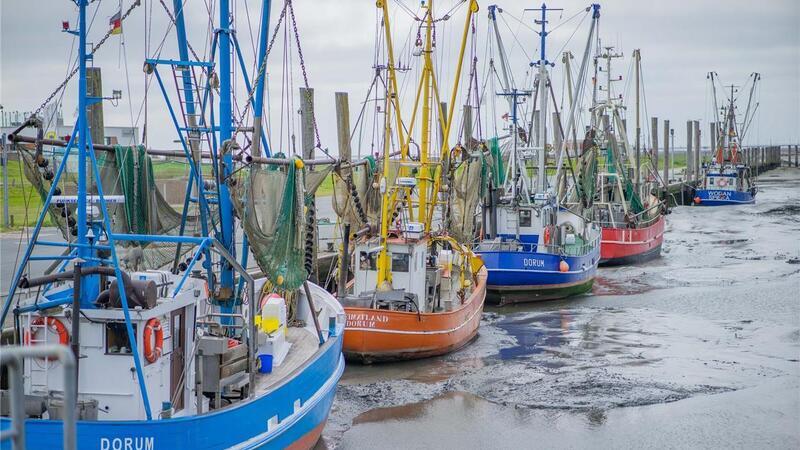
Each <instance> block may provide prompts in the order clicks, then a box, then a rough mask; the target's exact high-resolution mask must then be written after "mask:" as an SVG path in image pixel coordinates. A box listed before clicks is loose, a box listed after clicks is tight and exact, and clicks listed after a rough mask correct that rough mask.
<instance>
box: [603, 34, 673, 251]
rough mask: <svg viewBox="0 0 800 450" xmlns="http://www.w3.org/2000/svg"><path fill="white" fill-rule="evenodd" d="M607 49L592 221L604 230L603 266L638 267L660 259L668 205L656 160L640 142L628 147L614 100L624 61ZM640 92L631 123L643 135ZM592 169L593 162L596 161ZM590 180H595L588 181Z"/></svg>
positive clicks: (637, 62)
mask: <svg viewBox="0 0 800 450" xmlns="http://www.w3.org/2000/svg"><path fill="white" fill-rule="evenodd" d="M621 56H622V55H621V54H617V53H615V52H614V51H613V48H610V47H609V48H606V49H605V52H603V53H602V54H601V55H599V56H598V59H602V60H605V65H606V67H605V70H606V74H607V78H606V92H607V96H606V99H605V100H604V101H598V102H597V103H596V104H595V107H594V113H595V117H594V118H593V123H594V124H595V128H594V129H593V132H594V133H593V134H592V136H593V137H594V138H595V141H594V142H595V143H596V144H597V145H598V147H599V149H598V150H599V151H598V155H597V156H598V157H597V161H596V164H597V170H598V173H597V178H596V181H597V184H596V185H595V186H594V188H595V192H594V194H595V196H594V210H593V215H594V220H595V221H596V222H597V223H599V224H600V226H601V227H602V229H603V234H602V239H601V241H600V265H604V266H613V265H624V264H635V263H639V262H643V261H647V260H650V259H653V258H657V257H658V256H659V255H660V254H661V244H662V242H663V240H664V212H665V204H664V202H662V201H661V200H659V199H658V198H657V197H656V196H654V195H653V194H654V193H655V192H659V191H660V190H662V189H663V188H662V187H661V185H660V183H659V179H658V171H657V170H656V168H655V160H654V159H651V157H650V154H649V152H646V151H645V152H643V151H642V148H641V145H640V141H639V139H636V141H635V142H636V144H635V145H631V144H630V143H629V142H628V135H627V132H626V128H625V126H626V122H625V120H624V119H623V117H622V114H621V112H622V111H623V110H625V106H624V104H623V100H622V96H621V95H619V96H615V95H612V92H611V89H610V86H611V82H612V78H611V61H612V59H614V58H619V57H621ZM633 57H634V68H635V69H636V79H637V83H636V86H637V89H638V87H639V85H640V83H639V77H640V65H641V55H640V53H639V51H638V50H635V51H634V53H633ZM639 97H640V92H638V91H637V92H636V108H635V110H634V111H635V115H634V117H633V119H634V122H635V128H634V129H635V130H641V124H640V122H639V120H640V111H639ZM592 162H593V163H594V161H592ZM588 179H589V180H591V178H588Z"/></svg>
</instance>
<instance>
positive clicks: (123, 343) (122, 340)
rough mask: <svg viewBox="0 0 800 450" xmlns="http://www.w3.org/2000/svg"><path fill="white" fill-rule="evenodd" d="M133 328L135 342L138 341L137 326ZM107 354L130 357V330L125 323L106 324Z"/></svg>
mask: <svg viewBox="0 0 800 450" xmlns="http://www.w3.org/2000/svg"><path fill="white" fill-rule="evenodd" d="M131 326H132V327H133V336H134V340H135V339H136V324H135V323H134V324H131ZM106 354H107V355H130V354H131V344H130V341H129V340H128V328H127V327H126V326H125V323H124V322H108V323H106Z"/></svg>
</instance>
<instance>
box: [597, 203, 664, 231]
mask: <svg viewBox="0 0 800 450" xmlns="http://www.w3.org/2000/svg"><path fill="white" fill-rule="evenodd" d="M595 205H600V206H608V212H609V217H610V218H611V220H595V221H594V223H596V224H598V225H600V226H601V227H603V228H619V226H620V225H624V224H627V223H635V224H636V225H637V226H638V227H639V228H645V227H649V226H650V225H652V224H654V223H656V222H657V221H658V219H659V218H660V217H661V214H656V215H653V216H650V215H648V214H649V213H650V212H652V211H654V210H658V209H660V208H662V207H663V202H660V201H659V202H658V203H655V204H653V205H652V206H650V207H649V208H647V209H645V210H643V211H641V212H639V213H637V214H634V215H632V216H629V218H628V220H622V221H618V220H614V212H613V211H612V210H611V204H610V203H599V204H598V203H595Z"/></svg>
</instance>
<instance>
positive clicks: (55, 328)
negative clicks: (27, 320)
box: [24, 316, 69, 345]
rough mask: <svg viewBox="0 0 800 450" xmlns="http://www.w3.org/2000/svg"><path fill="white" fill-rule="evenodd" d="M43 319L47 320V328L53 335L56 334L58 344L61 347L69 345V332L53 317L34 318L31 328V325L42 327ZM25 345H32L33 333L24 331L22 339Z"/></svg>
mask: <svg viewBox="0 0 800 450" xmlns="http://www.w3.org/2000/svg"><path fill="white" fill-rule="evenodd" d="M45 319H46V320H47V327H48V328H50V330H51V331H52V332H54V333H57V334H58V343H59V344H61V345H68V344H69V331H67V327H66V326H65V325H64V323H62V322H61V321H60V320H58V319H56V318H55V317H47V318H45V317H41V316H39V317H36V318H35V319H33V320H32V321H31V326H33V325H42V324H44V323H45ZM24 341H25V345H32V344H34V342H33V333H31V331H30V330H28V331H25V337H24Z"/></svg>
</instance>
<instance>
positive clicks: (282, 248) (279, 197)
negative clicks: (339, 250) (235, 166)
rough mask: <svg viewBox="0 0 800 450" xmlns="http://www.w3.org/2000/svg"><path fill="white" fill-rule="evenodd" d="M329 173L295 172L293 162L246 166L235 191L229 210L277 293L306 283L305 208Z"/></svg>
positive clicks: (327, 171)
mask: <svg viewBox="0 0 800 450" xmlns="http://www.w3.org/2000/svg"><path fill="white" fill-rule="evenodd" d="M276 157H277V155H276ZM330 170H331V168H330V167H328V168H325V169H320V170H313V171H312V170H306V169H298V168H296V167H295V164H294V162H293V163H291V164H288V165H268V166H263V165H260V164H252V165H251V166H250V169H249V170H247V171H242V173H243V175H242V176H241V177H240V180H239V181H238V182H237V183H236V185H235V188H234V203H233V204H234V208H235V209H236V213H237V215H238V216H239V218H240V219H241V223H242V227H243V228H244V231H245V233H246V234H247V238H248V243H249V245H250V250H251V252H252V254H253V257H254V258H255V260H256V263H257V264H258V267H259V268H260V269H261V271H262V272H263V273H264V275H265V276H266V277H267V278H268V279H269V280H270V282H271V283H272V285H273V286H275V288H277V289H280V290H293V289H297V288H299V287H300V286H301V285H302V284H303V282H304V281H305V280H306V279H307V278H308V272H307V271H306V269H305V267H304V259H305V241H306V238H307V237H308V234H307V231H306V212H307V205H308V204H309V203H310V200H311V198H313V195H314V192H315V191H316V189H317V188H318V187H319V186H320V184H322V182H323V181H324V180H325V178H326V177H327V176H328V175H329V174H330ZM311 238H312V239H313V235H312V236H311Z"/></svg>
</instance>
